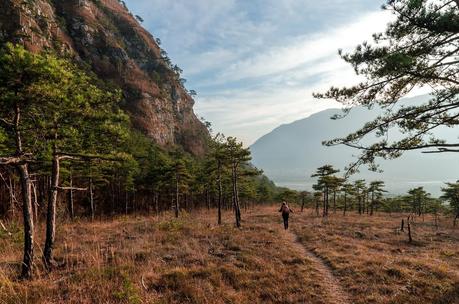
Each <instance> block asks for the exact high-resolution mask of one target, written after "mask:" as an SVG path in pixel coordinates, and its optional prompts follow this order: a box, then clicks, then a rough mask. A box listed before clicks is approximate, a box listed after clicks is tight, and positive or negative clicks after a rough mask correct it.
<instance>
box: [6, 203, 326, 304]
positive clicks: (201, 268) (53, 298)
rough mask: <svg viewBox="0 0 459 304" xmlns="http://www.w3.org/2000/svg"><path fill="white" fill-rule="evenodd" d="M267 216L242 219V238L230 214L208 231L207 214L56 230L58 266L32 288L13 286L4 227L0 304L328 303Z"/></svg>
mask: <svg viewBox="0 0 459 304" xmlns="http://www.w3.org/2000/svg"><path fill="white" fill-rule="evenodd" d="M272 211H273V209H271V210H270V211H269V212H272ZM266 212H268V210H263V212H261V213H253V212H251V213H249V214H246V215H245V217H244V218H245V221H244V228H243V229H241V230H238V229H235V228H233V225H232V217H230V214H228V215H227V217H226V218H225V222H226V223H228V224H225V225H223V226H221V227H218V226H215V224H214V222H215V212H214V211H212V212H211V213H210V214H208V213H207V212H202V213H196V214H190V215H185V216H183V217H182V218H181V219H179V220H175V219H172V217H170V216H165V217H161V218H157V217H139V218H134V217H129V218H119V219H116V220H113V221H110V222H96V223H89V222H85V221H82V222H80V223H74V224H63V225H60V229H59V231H58V240H57V248H56V257H57V258H58V259H59V260H61V261H62V262H64V263H65V264H64V266H62V267H61V268H60V269H57V270H56V271H54V272H53V273H51V274H49V275H48V274H46V273H45V272H44V271H43V270H42V267H41V266H40V265H37V270H38V276H37V278H36V279H35V280H34V281H32V282H19V281H17V280H16V276H17V274H18V272H19V265H18V264H17V261H19V260H20V258H21V237H20V234H21V233H20V231H19V230H18V229H14V227H12V230H13V231H14V233H13V236H12V237H8V236H6V235H1V236H0V303H326V295H324V288H323V287H324V286H323V285H321V280H320V277H319V276H318V274H317V272H316V270H315V269H314V265H313V263H312V262H311V261H310V260H309V259H307V258H306V257H305V256H304V252H301V250H299V249H298V248H297V247H296V246H295V244H293V243H292V242H291V240H290V239H289V238H286V237H285V235H284V233H285V232H283V231H282V230H281V227H280V225H279V220H278V219H277V221H274V222H273V221H272V220H271V219H270V218H269V217H267V216H266V215H265V214H264V213H266ZM40 234H43V233H42V232H40ZM38 243H40V244H41V241H40V242H38Z"/></svg>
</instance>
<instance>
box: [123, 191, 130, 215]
mask: <svg viewBox="0 0 459 304" xmlns="http://www.w3.org/2000/svg"><path fill="white" fill-rule="evenodd" d="M128 213H129V197H128V192H127V190H125V192H124V214H125V215H128Z"/></svg>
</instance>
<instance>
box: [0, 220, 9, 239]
mask: <svg viewBox="0 0 459 304" xmlns="http://www.w3.org/2000/svg"><path fill="white" fill-rule="evenodd" d="M0 227H2V229H3V230H5V232H6V233H7V234H8V235H9V236H11V232H9V231H8V229H6V227H5V225H3V222H2V221H0Z"/></svg>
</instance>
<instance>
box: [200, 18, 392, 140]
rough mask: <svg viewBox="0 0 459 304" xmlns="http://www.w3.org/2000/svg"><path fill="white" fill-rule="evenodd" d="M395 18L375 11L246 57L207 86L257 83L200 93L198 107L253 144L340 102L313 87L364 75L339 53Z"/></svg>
mask: <svg viewBox="0 0 459 304" xmlns="http://www.w3.org/2000/svg"><path fill="white" fill-rule="evenodd" d="M390 18H391V17H390V16H388V15H387V14H384V13H371V14H369V15H366V16H364V17H363V18H361V19H359V20H357V21H356V22H354V23H352V24H349V25H347V26H345V27H342V28H341V29H338V30H333V31H329V32H325V33H320V34H316V35H314V37H312V38H307V37H301V38H296V39H295V40H294V41H293V42H292V44H290V45H286V46H282V47H274V48H271V49H268V50H266V52H264V53H263V52H262V53H258V54H257V55H255V56H253V57H252V58H247V59H243V60H240V61H238V62H236V63H234V64H232V65H231V66H230V68H229V69H228V70H226V71H224V72H223V73H222V74H220V75H219V76H218V77H217V78H216V80H211V81H210V83H208V84H207V85H211V84H212V83H213V84H218V83H227V82H232V81H238V80H247V79H249V80H250V81H251V83H254V85H253V86H248V87H247V88H242V89H241V88H236V89H231V90H221V91H219V92H218V93H216V94H210V95H204V96H202V97H199V98H198V103H197V111H198V112H199V113H200V114H202V115H204V116H205V117H210V118H212V119H211V121H213V122H214V126H215V128H216V129H217V130H221V131H224V132H225V133H228V134H231V135H235V136H237V137H239V138H241V139H243V140H244V142H245V143H246V144H247V145H249V144H251V143H253V141H254V140H256V139H257V138H258V137H260V136H262V135H264V134H265V133H267V132H269V131H271V130H272V129H274V128H275V127H277V126H278V125H280V124H283V123H289V122H292V121H294V120H297V119H301V118H304V117H307V116H309V115H311V114H313V113H315V112H318V111H321V110H324V109H326V108H330V107H338V106H339V105H338V104H337V103H335V102H332V101H317V100H314V99H313V97H312V93H313V92H317V91H322V90H325V89H327V88H328V87H330V86H331V85H335V86H343V85H351V84H354V83H356V82H357V81H358V80H359V78H358V77H357V76H356V75H355V74H354V71H353V70H352V68H351V67H350V66H348V65H347V64H346V63H345V62H344V61H342V60H341V59H340V58H339V56H338V55H337V49H338V48H340V47H342V48H344V49H352V48H353V47H355V46H356V45H357V44H358V43H360V42H362V41H364V40H365V39H368V38H371V34H372V33H374V32H378V31H382V30H384V28H385V26H386V24H387V22H389V20H390ZM253 79H257V80H253ZM311 80H312V84H311V83H309V82H311Z"/></svg>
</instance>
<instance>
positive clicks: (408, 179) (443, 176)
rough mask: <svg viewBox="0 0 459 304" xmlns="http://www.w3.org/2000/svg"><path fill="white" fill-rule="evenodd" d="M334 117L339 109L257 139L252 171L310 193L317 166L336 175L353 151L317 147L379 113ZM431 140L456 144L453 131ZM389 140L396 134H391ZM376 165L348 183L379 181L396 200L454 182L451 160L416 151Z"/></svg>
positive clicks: (361, 110)
mask: <svg viewBox="0 0 459 304" xmlns="http://www.w3.org/2000/svg"><path fill="white" fill-rule="evenodd" d="M426 98H427V97H426V96H419V97H415V98H411V99H406V100H405V101H404V102H405V103H410V102H423V101H425V100H426ZM340 113H342V110H341V109H327V110H324V111H321V112H318V113H315V114H312V115H310V116H308V117H307V118H304V119H300V120H297V121H294V122H292V123H290V124H283V125H281V126H279V127H277V128H275V129H274V130H273V131H271V132H270V133H268V134H266V135H264V136H262V137H260V138H259V139H258V140H257V141H256V142H255V143H254V144H253V145H252V146H251V147H250V150H251V151H252V155H253V163H254V165H255V166H257V167H259V168H262V169H263V170H264V172H265V173H266V175H267V176H268V177H269V178H271V179H273V180H274V181H275V182H276V184H278V185H281V186H287V187H292V188H294V189H298V190H312V184H313V183H314V182H315V179H313V178H311V177H310V175H311V174H313V173H314V171H315V169H316V168H318V167H319V166H322V165H324V164H332V165H334V166H335V167H337V168H339V169H341V172H342V171H343V169H344V167H345V166H346V165H348V164H349V163H350V162H351V161H352V160H353V159H355V155H357V154H359V151H358V150H356V149H352V148H349V147H345V146H343V145H340V146H333V147H325V146H323V145H322V142H323V141H326V140H330V139H333V138H337V137H341V136H345V135H347V134H349V133H350V132H352V131H355V130H357V129H358V128H359V127H361V126H362V125H363V124H364V123H365V122H367V121H369V120H371V118H372V117H376V116H377V115H378V114H380V111H379V110H376V109H373V110H371V111H369V110H367V109H365V108H354V109H352V111H351V112H350V113H349V115H347V116H346V117H345V118H343V119H338V120H332V119H330V117H331V116H333V115H334V114H340ZM437 135H439V136H441V137H443V138H445V139H447V140H457V134H456V132H455V130H454V129H447V128H444V129H440V130H439V131H438V133H437ZM394 136H397V134H395V133H394ZM378 163H379V164H380V165H381V168H382V169H383V170H384V172H383V173H381V174H380V173H376V172H371V171H368V170H367V169H366V167H365V166H363V167H362V168H361V170H360V173H359V174H358V175H355V176H353V177H351V179H353V180H355V179H358V178H365V179H367V180H368V181H371V180H383V181H385V182H386V184H387V188H388V189H389V190H390V191H391V192H393V193H395V194H402V193H404V192H406V191H407V190H409V189H410V188H414V187H415V186H425V187H426V189H428V190H429V191H431V192H432V193H433V194H434V195H438V194H439V193H440V187H441V186H442V185H443V182H447V181H448V182H450V181H455V180H456V179H457V175H456V174H455V172H457V171H458V169H459V161H458V160H457V159H456V158H455V156H454V155H453V154H445V153H442V154H421V153H420V151H409V152H407V153H405V154H404V155H403V156H402V157H401V158H399V159H395V160H378Z"/></svg>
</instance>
